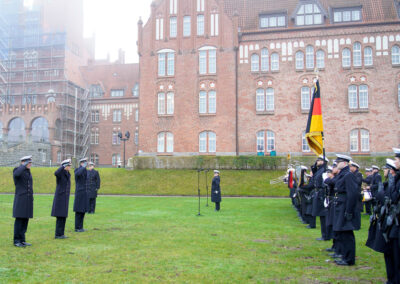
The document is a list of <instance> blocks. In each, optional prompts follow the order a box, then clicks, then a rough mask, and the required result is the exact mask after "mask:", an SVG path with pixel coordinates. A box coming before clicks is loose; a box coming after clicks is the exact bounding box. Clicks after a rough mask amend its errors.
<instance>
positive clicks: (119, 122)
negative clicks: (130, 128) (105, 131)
mask: <svg viewBox="0 0 400 284" xmlns="http://www.w3.org/2000/svg"><path fill="white" fill-rule="evenodd" d="M112 123H113V124H121V123H122V121H113V122H112Z"/></svg>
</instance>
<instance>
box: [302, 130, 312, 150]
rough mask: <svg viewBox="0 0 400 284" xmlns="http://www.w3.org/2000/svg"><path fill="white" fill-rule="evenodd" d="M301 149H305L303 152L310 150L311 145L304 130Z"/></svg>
mask: <svg viewBox="0 0 400 284" xmlns="http://www.w3.org/2000/svg"><path fill="white" fill-rule="evenodd" d="M301 150H302V151H303V153H308V152H310V146H308V143H307V139H306V132H305V131H303V133H302V135H301Z"/></svg>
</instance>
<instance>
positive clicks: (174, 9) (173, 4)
mask: <svg viewBox="0 0 400 284" xmlns="http://www.w3.org/2000/svg"><path fill="white" fill-rule="evenodd" d="M169 13H170V14H171V15H176V14H178V0H169Z"/></svg>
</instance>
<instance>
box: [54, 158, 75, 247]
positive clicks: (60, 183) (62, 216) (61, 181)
mask: <svg viewBox="0 0 400 284" xmlns="http://www.w3.org/2000/svg"><path fill="white" fill-rule="evenodd" d="M71 165H72V164H71V160H70V159H68V160H65V161H63V162H62V163H61V167H59V168H58V169H57V170H56V171H55V173H54V175H55V176H56V183H57V187H56V192H55V193H54V200H53V209H52V210H51V216H52V217H56V218H57V221H56V235H55V238H56V239H66V238H67V236H65V234H64V231H65V222H66V220H67V217H68V208H69V196H70V192H71V174H70V172H69V171H70V169H71Z"/></svg>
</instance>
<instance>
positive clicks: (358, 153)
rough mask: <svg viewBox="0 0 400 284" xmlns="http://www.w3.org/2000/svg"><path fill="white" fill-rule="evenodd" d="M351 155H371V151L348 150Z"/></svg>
mask: <svg viewBox="0 0 400 284" xmlns="http://www.w3.org/2000/svg"><path fill="white" fill-rule="evenodd" d="M350 153H351V155H355V156H369V155H371V152H350Z"/></svg>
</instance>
